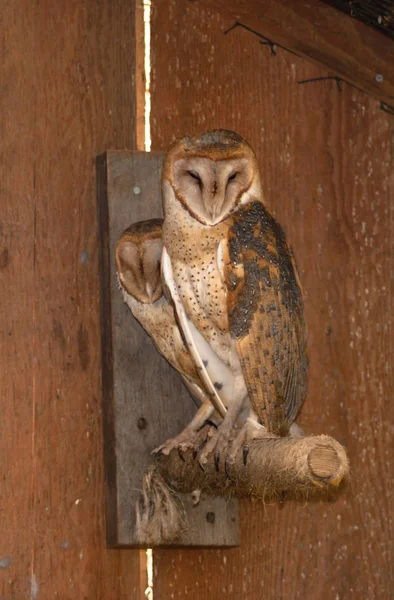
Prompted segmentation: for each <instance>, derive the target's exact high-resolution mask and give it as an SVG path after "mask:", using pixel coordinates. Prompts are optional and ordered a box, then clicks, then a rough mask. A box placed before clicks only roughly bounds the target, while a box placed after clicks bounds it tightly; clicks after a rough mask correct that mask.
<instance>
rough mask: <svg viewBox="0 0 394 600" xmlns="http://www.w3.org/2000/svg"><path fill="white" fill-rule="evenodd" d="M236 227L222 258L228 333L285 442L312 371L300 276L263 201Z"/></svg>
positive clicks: (265, 415)
mask: <svg viewBox="0 0 394 600" xmlns="http://www.w3.org/2000/svg"><path fill="white" fill-rule="evenodd" d="M232 221H233V224H232V227H231V229H230V231H229V236H228V244H227V252H226V254H227V256H224V257H223V258H224V276H225V281H226V284H227V287H228V314H229V328H230V332H231V334H232V336H233V337H234V338H235V340H236V346H237V351H238V355H239V357H240V361H241V365H242V371H243V375H244V379H245V383H246V386H247V389H248V392H249V396H250V400H251V403H252V406H253V408H254V410H255V411H256V413H257V415H258V417H259V419H260V421H261V423H262V424H263V425H265V426H266V427H267V428H268V430H269V431H271V432H274V433H276V434H280V435H285V434H286V433H287V431H288V428H289V427H290V425H291V423H292V421H293V420H294V419H295V417H296V415H297V412H298V411H299V409H300V407H301V405H302V403H303V401H304V398H305V393H306V382H307V372H308V361H307V357H306V334H305V325H304V316H303V302H302V295H301V288H300V283H299V279H298V274H297V269H296V266H295V262H294V259H293V256H292V253H291V250H290V248H289V246H288V245H287V243H286V239H285V235H284V233H283V231H282V229H281V227H280V225H279V224H278V223H277V221H275V219H274V218H273V217H271V215H270V214H269V213H268V212H267V211H266V209H265V208H264V206H263V204H262V203H261V202H254V203H251V204H250V205H248V206H246V207H244V208H242V209H241V210H240V211H238V212H237V213H236V214H235V215H234V216H233V217H232Z"/></svg>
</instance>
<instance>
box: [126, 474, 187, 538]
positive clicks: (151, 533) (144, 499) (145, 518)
mask: <svg viewBox="0 0 394 600" xmlns="http://www.w3.org/2000/svg"><path fill="white" fill-rule="evenodd" d="M136 517H137V524H136V529H137V537H138V541H139V543H140V544H141V545H144V546H145V545H146V546H157V545H162V544H166V543H171V542H174V541H175V540H176V539H178V537H179V536H180V534H181V533H182V531H184V530H185V529H186V515H185V510H184V507H183V504H182V502H181V500H180V498H179V496H178V495H177V494H176V492H174V491H173V490H172V489H171V488H170V487H169V486H168V484H167V483H166V482H165V481H164V479H163V478H162V476H161V475H160V474H159V473H157V471H156V469H155V468H154V467H150V468H149V469H148V471H147V473H146V474H145V475H144V478H143V481H142V495H141V498H140V500H139V501H138V502H137V506H136Z"/></svg>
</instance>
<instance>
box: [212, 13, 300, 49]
mask: <svg viewBox="0 0 394 600" xmlns="http://www.w3.org/2000/svg"><path fill="white" fill-rule="evenodd" d="M237 27H241V28H242V29H246V31H250V33H253V34H254V35H257V37H259V38H260V39H261V40H264V41H263V42H260V44H261V45H262V46H269V47H270V50H271V56H276V54H277V53H276V48H280V49H281V50H285V52H289V53H290V54H293V55H294V56H298V54H296V53H295V52H293V51H292V50H289V48H286V46H281V44H277V43H276V42H273V41H272V40H270V39H269V38H267V37H265V35H262V34H261V33H259V32H258V31H255V30H254V29H252V28H251V27H248V26H247V25H244V24H243V23H240V22H239V21H235V23H233V25H231V27H229V28H228V29H226V31H223V34H224V35H227V34H228V33H230V31H233V30H234V29H236V28H237Z"/></svg>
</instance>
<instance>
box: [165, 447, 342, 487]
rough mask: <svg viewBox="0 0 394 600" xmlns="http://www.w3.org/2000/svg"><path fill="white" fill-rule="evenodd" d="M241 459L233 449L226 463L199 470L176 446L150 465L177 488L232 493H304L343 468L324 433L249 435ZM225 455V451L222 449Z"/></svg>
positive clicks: (331, 483) (338, 450) (338, 476)
mask: <svg viewBox="0 0 394 600" xmlns="http://www.w3.org/2000/svg"><path fill="white" fill-rule="evenodd" d="M248 445H249V454H248V457H247V463H246V465H244V460H243V452H242V451H240V452H238V454H237V456H236V458H235V461H234V462H233V463H232V464H229V463H227V465H226V468H225V465H224V459H223V460H221V462H220V465H219V472H217V471H216V469H215V465H214V461H213V460H212V461H211V462H208V463H207V464H206V465H204V469H205V470H202V468H201V466H200V464H199V462H198V460H197V459H194V458H193V456H192V453H191V452H188V453H186V454H185V455H184V459H185V460H184V461H183V460H182V459H181V458H180V456H179V455H178V453H177V452H176V451H172V452H171V454H170V455H169V456H159V457H158V458H157V459H156V471H157V473H159V474H160V475H161V476H162V477H163V479H164V481H165V482H166V483H167V484H168V486H169V487H170V488H171V489H173V490H175V491H177V492H184V493H185V492H192V491H193V490H195V489H197V488H198V489H201V490H202V491H204V492H208V493H213V494H235V495H237V496H255V497H257V498H261V499H265V498H267V497H271V498H272V497H275V496H279V495H281V494H283V492H288V493H289V494H291V495H292V496H296V497H308V496H310V495H311V494H313V493H315V492H316V491H322V490H329V489H334V488H337V487H338V486H339V484H340V483H341V481H343V480H344V479H345V478H346V477H347V475H348V472H349V466H348V459H347V456H346V452H345V450H344V448H343V447H342V446H341V445H340V444H339V443H338V442H337V441H336V440H334V439H333V438H331V437H329V436H326V435H319V436H308V437H285V438H281V437H276V436H267V437H266V438H263V439H259V440H254V441H252V442H250V443H249V444H248ZM223 454H224V456H226V453H223Z"/></svg>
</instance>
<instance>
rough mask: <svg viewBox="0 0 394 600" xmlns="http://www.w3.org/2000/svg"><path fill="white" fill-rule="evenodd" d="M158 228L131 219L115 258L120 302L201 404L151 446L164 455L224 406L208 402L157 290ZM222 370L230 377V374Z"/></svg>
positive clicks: (190, 441)
mask: <svg viewBox="0 0 394 600" xmlns="http://www.w3.org/2000/svg"><path fill="white" fill-rule="evenodd" d="M161 232H162V219H151V220H149V221H142V222H139V223H135V224H133V225H132V226H131V227H129V228H128V229H126V231H124V232H123V234H122V235H121V237H120V239H119V242H118V244H117V247H116V252H115V258H116V266H117V272H118V278H119V283H120V286H121V289H122V292H123V298H124V301H125V302H126V304H127V305H128V307H129V308H130V310H131V312H132V313H133V315H134V316H135V318H136V319H137V320H138V321H139V322H140V323H141V325H142V327H143V328H144V329H145V330H146V331H147V333H148V334H149V335H150V336H151V337H152V340H153V342H154V344H155V346H156V348H157V349H158V351H159V352H160V353H161V354H162V355H163V356H164V357H165V358H166V359H167V360H168V362H169V363H170V364H171V365H172V366H173V367H174V368H175V369H176V370H177V371H178V372H179V373H180V375H181V377H182V378H183V381H184V383H185V385H186V387H187V389H188V390H189V392H190V394H191V395H192V396H193V398H195V399H196V400H197V401H198V403H200V404H201V406H200V408H199V410H198V411H197V413H196V415H195V416H194V418H193V419H192V421H191V422H190V423H189V425H188V426H187V427H186V428H185V430H184V431H183V432H182V433H180V434H179V435H178V436H177V437H176V438H173V439H170V440H167V442H165V443H164V444H163V445H162V446H160V447H159V448H157V449H156V451H161V452H162V453H164V454H169V452H171V450H172V449H173V448H178V449H179V450H180V453H181V456H182V452H183V451H185V450H186V449H187V448H188V447H190V446H193V445H194V443H195V440H196V439H197V437H198V436H197V432H198V430H199V428H200V427H201V426H202V425H203V424H204V423H205V422H206V420H207V419H209V418H210V417H211V416H212V414H213V413H214V410H215V409H216V410H217V411H218V412H219V414H221V415H222V416H224V414H225V412H226V411H225V408H224V406H223V404H222V402H221V401H220V402H219V403H216V404H215V402H212V400H211V399H210V398H209V396H208V394H207V392H206V391H205V389H204V387H203V386H202V384H201V382H200V379H199V377H198V374H197V371H196V368H195V366H194V363H193V361H192V358H191V356H190V354H189V352H188V350H187V349H186V347H185V344H184V342H183V339H182V335H181V332H180V330H179V328H178V326H177V324H176V321H175V316H174V310H173V308H172V305H171V304H170V303H169V302H168V300H167V299H166V298H165V297H164V296H163V294H162V284H161V275H160V265H161V253H162V248H163V243H162V238H161ZM204 360H205V359H204ZM227 375H228V377H229V378H230V379H231V373H228V374H227Z"/></svg>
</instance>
